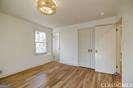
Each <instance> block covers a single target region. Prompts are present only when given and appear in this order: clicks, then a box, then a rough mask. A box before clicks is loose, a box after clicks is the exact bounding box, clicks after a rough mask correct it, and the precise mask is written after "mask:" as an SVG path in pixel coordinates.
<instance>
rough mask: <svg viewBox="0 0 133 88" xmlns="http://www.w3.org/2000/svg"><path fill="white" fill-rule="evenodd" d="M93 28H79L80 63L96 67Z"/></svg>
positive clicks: (84, 65)
mask: <svg viewBox="0 0 133 88" xmlns="http://www.w3.org/2000/svg"><path fill="white" fill-rule="evenodd" d="M93 56H94V54H93V30H92V29H82V30H79V65H80V66H83V67H88V68H94V58H93Z"/></svg>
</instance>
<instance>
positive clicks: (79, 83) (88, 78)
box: [0, 61, 115, 88]
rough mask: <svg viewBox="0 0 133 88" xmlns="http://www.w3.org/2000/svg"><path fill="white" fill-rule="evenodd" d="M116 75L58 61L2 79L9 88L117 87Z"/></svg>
mask: <svg viewBox="0 0 133 88" xmlns="http://www.w3.org/2000/svg"><path fill="white" fill-rule="evenodd" d="M114 82H115V81H114V76H113V75H110V74H104V73H98V72H95V71H94V70H92V69H87V68H82V67H76V66H69V65H65V64H61V63H58V62H55V61H54V62H50V63H47V64H45V65H42V66H39V67H36V68H32V69H29V70H26V71H23V72H20V73H17V74H15V75H12V76H8V77H5V78H2V79H0V84H2V85H6V86H8V87H7V88H115V87H106V86H108V85H106V84H113V83H114Z"/></svg>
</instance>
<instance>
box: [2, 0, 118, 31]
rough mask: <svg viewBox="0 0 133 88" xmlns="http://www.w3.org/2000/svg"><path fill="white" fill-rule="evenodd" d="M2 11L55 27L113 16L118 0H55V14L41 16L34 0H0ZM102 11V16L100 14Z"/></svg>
mask: <svg viewBox="0 0 133 88" xmlns="http://www.w3.org/2000/svg"><path fill="white" fill-rule="evenodd" d="M0 1H1V2H0V4H1V5H0V8H1V10H2V11H3V12H5V13H8V14H12V15H15V16H18V17H22V18H24V19H27V20H30V21H33V22H36V23H38V24H41V25H44V26H47V27H51V28H55V27H61V26H67V25H73V24H78V23H82V22H88V21H91V20H96V19H102V18H106V17H111V16H115V15H116V13H117V8H118V4H119V0H57V4H58V8H57V12H56V14H54V15H52V16H43V15H42V14H40V12H38V11H37V10H36V2H35V1H36V0H0ZM100 12H104V13H105V15H104V16H100Z"/></svg>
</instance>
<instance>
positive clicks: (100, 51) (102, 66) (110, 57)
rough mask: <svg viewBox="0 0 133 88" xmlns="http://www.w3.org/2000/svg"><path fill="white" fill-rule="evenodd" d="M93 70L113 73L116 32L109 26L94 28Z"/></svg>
mask: <svg viewBox="0 0 133 88" xmlns="http://www.w3.org/2000/svg"><path fill="white" fill-rule="evenodd" d="M95 49H96V53H95V69H96V71H99V72H104V73H114V72H115V64H116V30H115V28H114V27H113V26H112V25H110V26H103V27H96V28H95Z"/></svg>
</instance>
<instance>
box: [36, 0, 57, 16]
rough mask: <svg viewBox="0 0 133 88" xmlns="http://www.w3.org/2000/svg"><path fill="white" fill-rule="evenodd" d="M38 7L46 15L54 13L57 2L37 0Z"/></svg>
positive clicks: (53, 0)
mask: <svg viewBox="0 0 133 88" xmlns="http://www.w3.org/2000/svg"><path fill="white" fill-rule="evenodd" d="M37 9H38V10H39V11H40V12H41V13H42V14H44V15H53V14H54V13H56V9H57V4H56V1H55V0H37Z"/></svg>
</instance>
